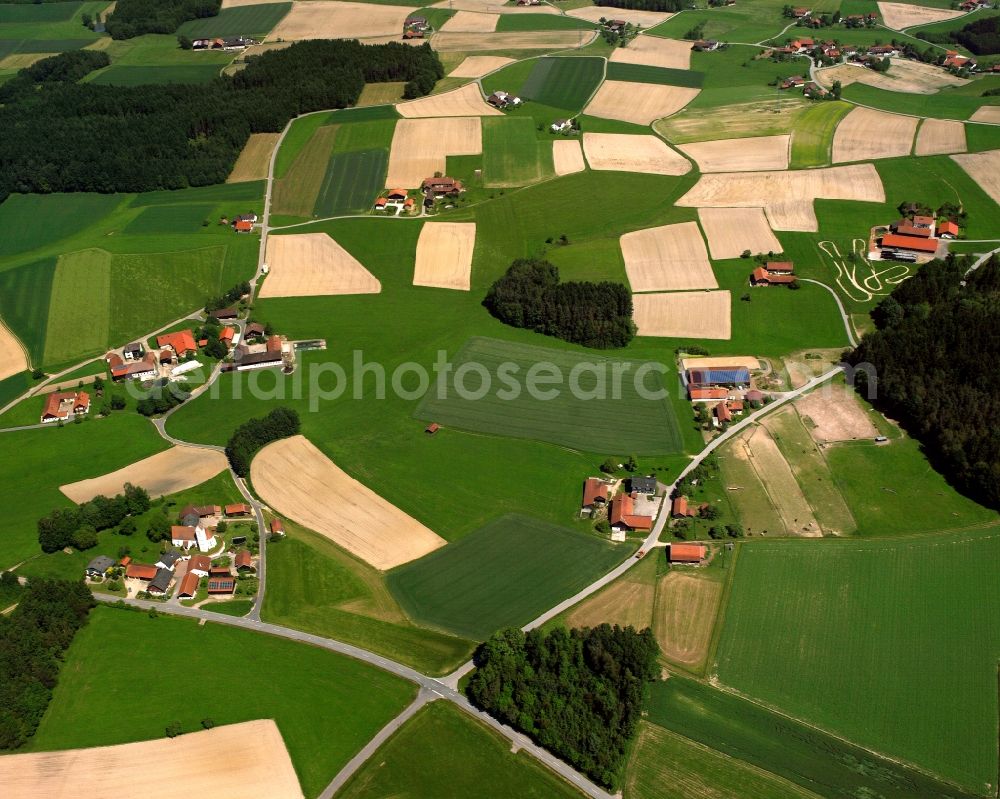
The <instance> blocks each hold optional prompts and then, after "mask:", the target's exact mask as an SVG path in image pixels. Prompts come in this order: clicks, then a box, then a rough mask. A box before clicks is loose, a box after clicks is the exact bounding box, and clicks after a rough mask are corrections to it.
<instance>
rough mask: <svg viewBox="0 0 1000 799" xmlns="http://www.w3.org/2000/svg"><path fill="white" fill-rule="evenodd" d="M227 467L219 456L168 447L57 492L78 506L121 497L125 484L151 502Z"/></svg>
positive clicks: (196, 450)
mask: <svg viewBox="0 0 1000 799" xmlns="http://www.w3.org/2000/svg"><path fill="white" fill-rule="evenodd" d="M228 467H229V462H228V461H227V460H226V456H225V455H223V454H222V453H221V452H216V451H215V450H211V449H200V448H198V447H171V448H170V449H168V450H165V451H163V452H157V453H156V454H155V455H150V456H149V457H148V458H143V459H142V460H141V461H136V462H135V463H131V464H129V465H128V466H125V467H124V468H121V469H118V470H117V471H114V472H109V473H108V474H104V475H101V476H100V477H92V478H90V479H89V480H80V481H78V482H76V483H68V484H66V485H63V486H59V490H60V491H62V492H63V494H65V495H66V496H67V497H69V498H70V499H71V500H73V501H74V502H76V503H78V504H79V503H81V502H86V501H87V500H90V499H93V498H94V497H96V496H97V495H98V494H103V495H104V496H106V497H113V496H115V494H120V493H122V491H123V490H124V487H125V483H131V484H132V485H135V486H141V487H142V488H145V489H146V490H147V491H148V492H149V495H150V496H151V497H153V498H154V499H155V498H156V497H162V496H164V495H166V494H175V493H177V492H178V491H183V490H184V489H186V488H192V487H194V486H196V485H201V484H202V483H204V482H205V481H206V480H209V479H211V478H213V477H215V475H217V474H218V473H219V472H221V471H223V470H225V469H227V468H228Z"/></svg>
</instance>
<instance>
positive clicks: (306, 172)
mask: <svg viewBox="0 0 1000 799" xmlns="http://www.w3.org/2000/svg"><path fill="white" fill-rule="evenodd" d="M338 130H339V128H338V126H336V125H325V126H322V127H318V128H317V129H316V130H315V131H314V132H313V135H312V136H311V137H310V138H309V139H308V141H306V143H305V144H304V145H303V146H302V148H301V149H300V150H299V152H298V154H297V155H296V157H295V161H294V162H293V163H292V165H291V166H290V167H289V168H288V170H287V171H286V172H285V173H284V175H283V176H282V177H281V178H280V179H279V178H275V181H274V196H273V199H272V207H271V210H272V211H273V212H274V213H276V214H287V215H289V216H300V217H307V218H308V217H311V216H312V215H313V209H314V208H315V207H316V203H317V201H318V200H319V195H320V190H321V189H322V188H323V185H324V182H325V180H326V176H327V170H328V168H329V163H330V154H331V153H332V152H333V143H334V141H335V140H336V136H337V131H338ZM281 149H282V150H284V149H285V148H284V147H282V148H281ZM279 160H280V156H279ZM276 165H277V164H276ZM345 165H346V162H345Z"/></svg>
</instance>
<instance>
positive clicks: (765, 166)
mask: <svg viewBox="0 0 1000 799" xmlns="http://www.w3.org/2000/svg"><path fill="white" fill-rule="evenodd" d="M791 140H792V137H791V135H790V134H787V133H786V134H784V135H781V136H754V137H753V138H749V139H718V140H716V141H703V142H695V143H692V144H679V145H677V148H678V149H679V150H681V151H682V152H684V153H686V154H687V155H688V156H690V157H691V158H693V159H694V160H695V161H696V162H697V163H698V168H699V169H700V170H701V171H702V172H755V171H761V170H769V169H788V152H789V149H790V143H791Z"/></svg>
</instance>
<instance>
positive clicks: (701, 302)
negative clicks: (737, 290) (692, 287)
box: [632, 291, 731, 339]
mask: <svg viewBox="0 0 1000 799" xmlns="http://www.w3.org/2000/svg"><path fill="white" fill-rule="evenodd" d="M632 304H633V306H634V311H633V313H632V318H633V320H635V324H636V327H637V328H638V330H637V333H636V335H639V336H661V337H664V338H712V339H728V338H729V337H730V335H731V333H730V317H729V313H730V297H729V292H728V291H683V292H676V293H668V294H636V295H634V296H633V297H632Z"/></svg>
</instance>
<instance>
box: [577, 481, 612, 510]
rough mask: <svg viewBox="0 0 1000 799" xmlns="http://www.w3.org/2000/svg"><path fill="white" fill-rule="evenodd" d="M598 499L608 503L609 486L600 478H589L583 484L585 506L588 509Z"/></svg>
mask: <svg viewBox="0 0 1000 799" xmlns="http://www.w3.org/2000/svg"><path fill="white" fill-rule="evenodd" d="M598 499H600V500H603V501H604V502H607V501H608V484H607V483H605V482H604V481H603V480H601V479H600V478H599V477H588V478H587V479H586V480H585V481H584V483H583V505H582V507H584V508H587V507H589V506H591V505H593V504H594V502H595V501H597V500H598Z"/></svg>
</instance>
